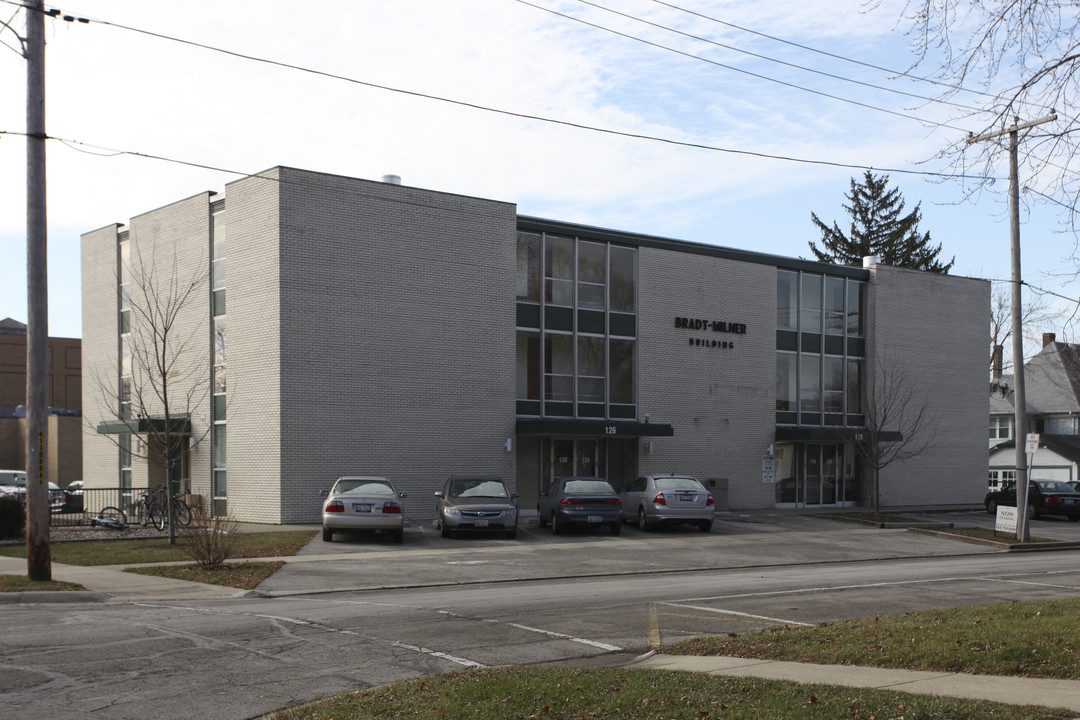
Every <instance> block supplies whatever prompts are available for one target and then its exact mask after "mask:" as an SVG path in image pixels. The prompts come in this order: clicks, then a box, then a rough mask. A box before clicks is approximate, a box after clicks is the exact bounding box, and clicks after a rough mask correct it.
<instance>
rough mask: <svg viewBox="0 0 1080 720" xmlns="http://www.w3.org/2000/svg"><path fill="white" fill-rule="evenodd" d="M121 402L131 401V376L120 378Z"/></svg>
mask: <svg viewBox="0 0 1080 720" xmlns="http://www.w3.org/2000/svg"><path fill="white" fill-rule="evenodd" d="M120 402H122V403H129V402H131V378H129V377H122V378H120Z"/></svg>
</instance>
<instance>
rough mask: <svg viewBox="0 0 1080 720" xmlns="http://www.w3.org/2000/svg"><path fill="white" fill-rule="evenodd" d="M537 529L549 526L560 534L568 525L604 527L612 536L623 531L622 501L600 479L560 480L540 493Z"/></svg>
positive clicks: (607, 484)
mask: <svg viewBox="0 0 1080 720" xmlns="http://www.w3.org/2000/svg"><path fill="white" fill-rule="evenodd" d="M536 514H537V518H538V521H539V523H540V527H546V526H547V524H548V523H551V531H552V532H553V533H555V534H556V535H559V534H561V533H562V532H563V531H564V530H565V529H566V528H567V527H569V526H571V525H586V526H589V527H596V526H599V525H607V526H608V527H609V528H611V534H612V535H618V534H619V533H620V532H621V531H622V500H620V499H619V496H618V495H617V494H616V493H615V489H614V488H613V487H611V485H610V484H609V483H608V481H607V480H605V479H604V478H599V477H561V478H556V479H555V481H554V482H552V483H551V487H550V488H548V489H547V490H545V491H544V492H542V493H540V502H539V503H537V506H536Z"/></svg>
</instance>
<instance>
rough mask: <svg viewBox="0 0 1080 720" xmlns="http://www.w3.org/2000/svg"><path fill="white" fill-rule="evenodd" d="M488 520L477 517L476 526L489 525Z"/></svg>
mask: <svg viewBox="0 0 1080 720" xmlns="http://www.w3.org/2000/svg"><path fill="white" fill-rule="evenodd" d="M487 526H488V521H487V520H485V519H484V518H476V527H487Z"/></svg>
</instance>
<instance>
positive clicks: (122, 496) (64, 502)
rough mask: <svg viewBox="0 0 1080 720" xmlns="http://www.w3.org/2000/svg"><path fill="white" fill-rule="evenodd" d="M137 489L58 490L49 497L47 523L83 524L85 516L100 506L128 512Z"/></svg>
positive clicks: (60, 525)
mask: <svg viewBox="0 0 1080 720" xmlns="http://www.w3.org/2000/svg"><path fill="white" fill-rule="evenodd" d="M135 497H137V491H135V490H132V489H123V490H122V489H120V488H85V489H84V490H82V491H80V492H78V493H67V492H65V491H60V492H58V493H53V496H52V497H51V498H50V499H49V500H50V502H49V505H50V513H49V525H50V526H51V527H72V526H75V525H82V524H85V522H86V520H85V518H86V516H94V515H97V514H98V511H100V510H101V509H102V508H105V507H108V506H110V505H112V506H113V507H118V508H120V509H121V510H123V511H124V512H125V513H129V514H130V510H131V506H132V503H133V502H134V498H135Z"/></svg>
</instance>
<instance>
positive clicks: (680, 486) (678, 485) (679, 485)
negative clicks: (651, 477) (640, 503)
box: [655, 477, 705, 490]
mask: <svg viewBox="0 0 1080 720" xmlns="http://www.w3.org/2000/svg"><path fill="white" fill-rule="evenodd" d="M655 481H656V489H657V490H704V489H705V487H704V486H703V485H702V484H701V483H699V482H698V481H697V480H695V479H694V478H689V477H664V478H656V479H655Z"/></svg>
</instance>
